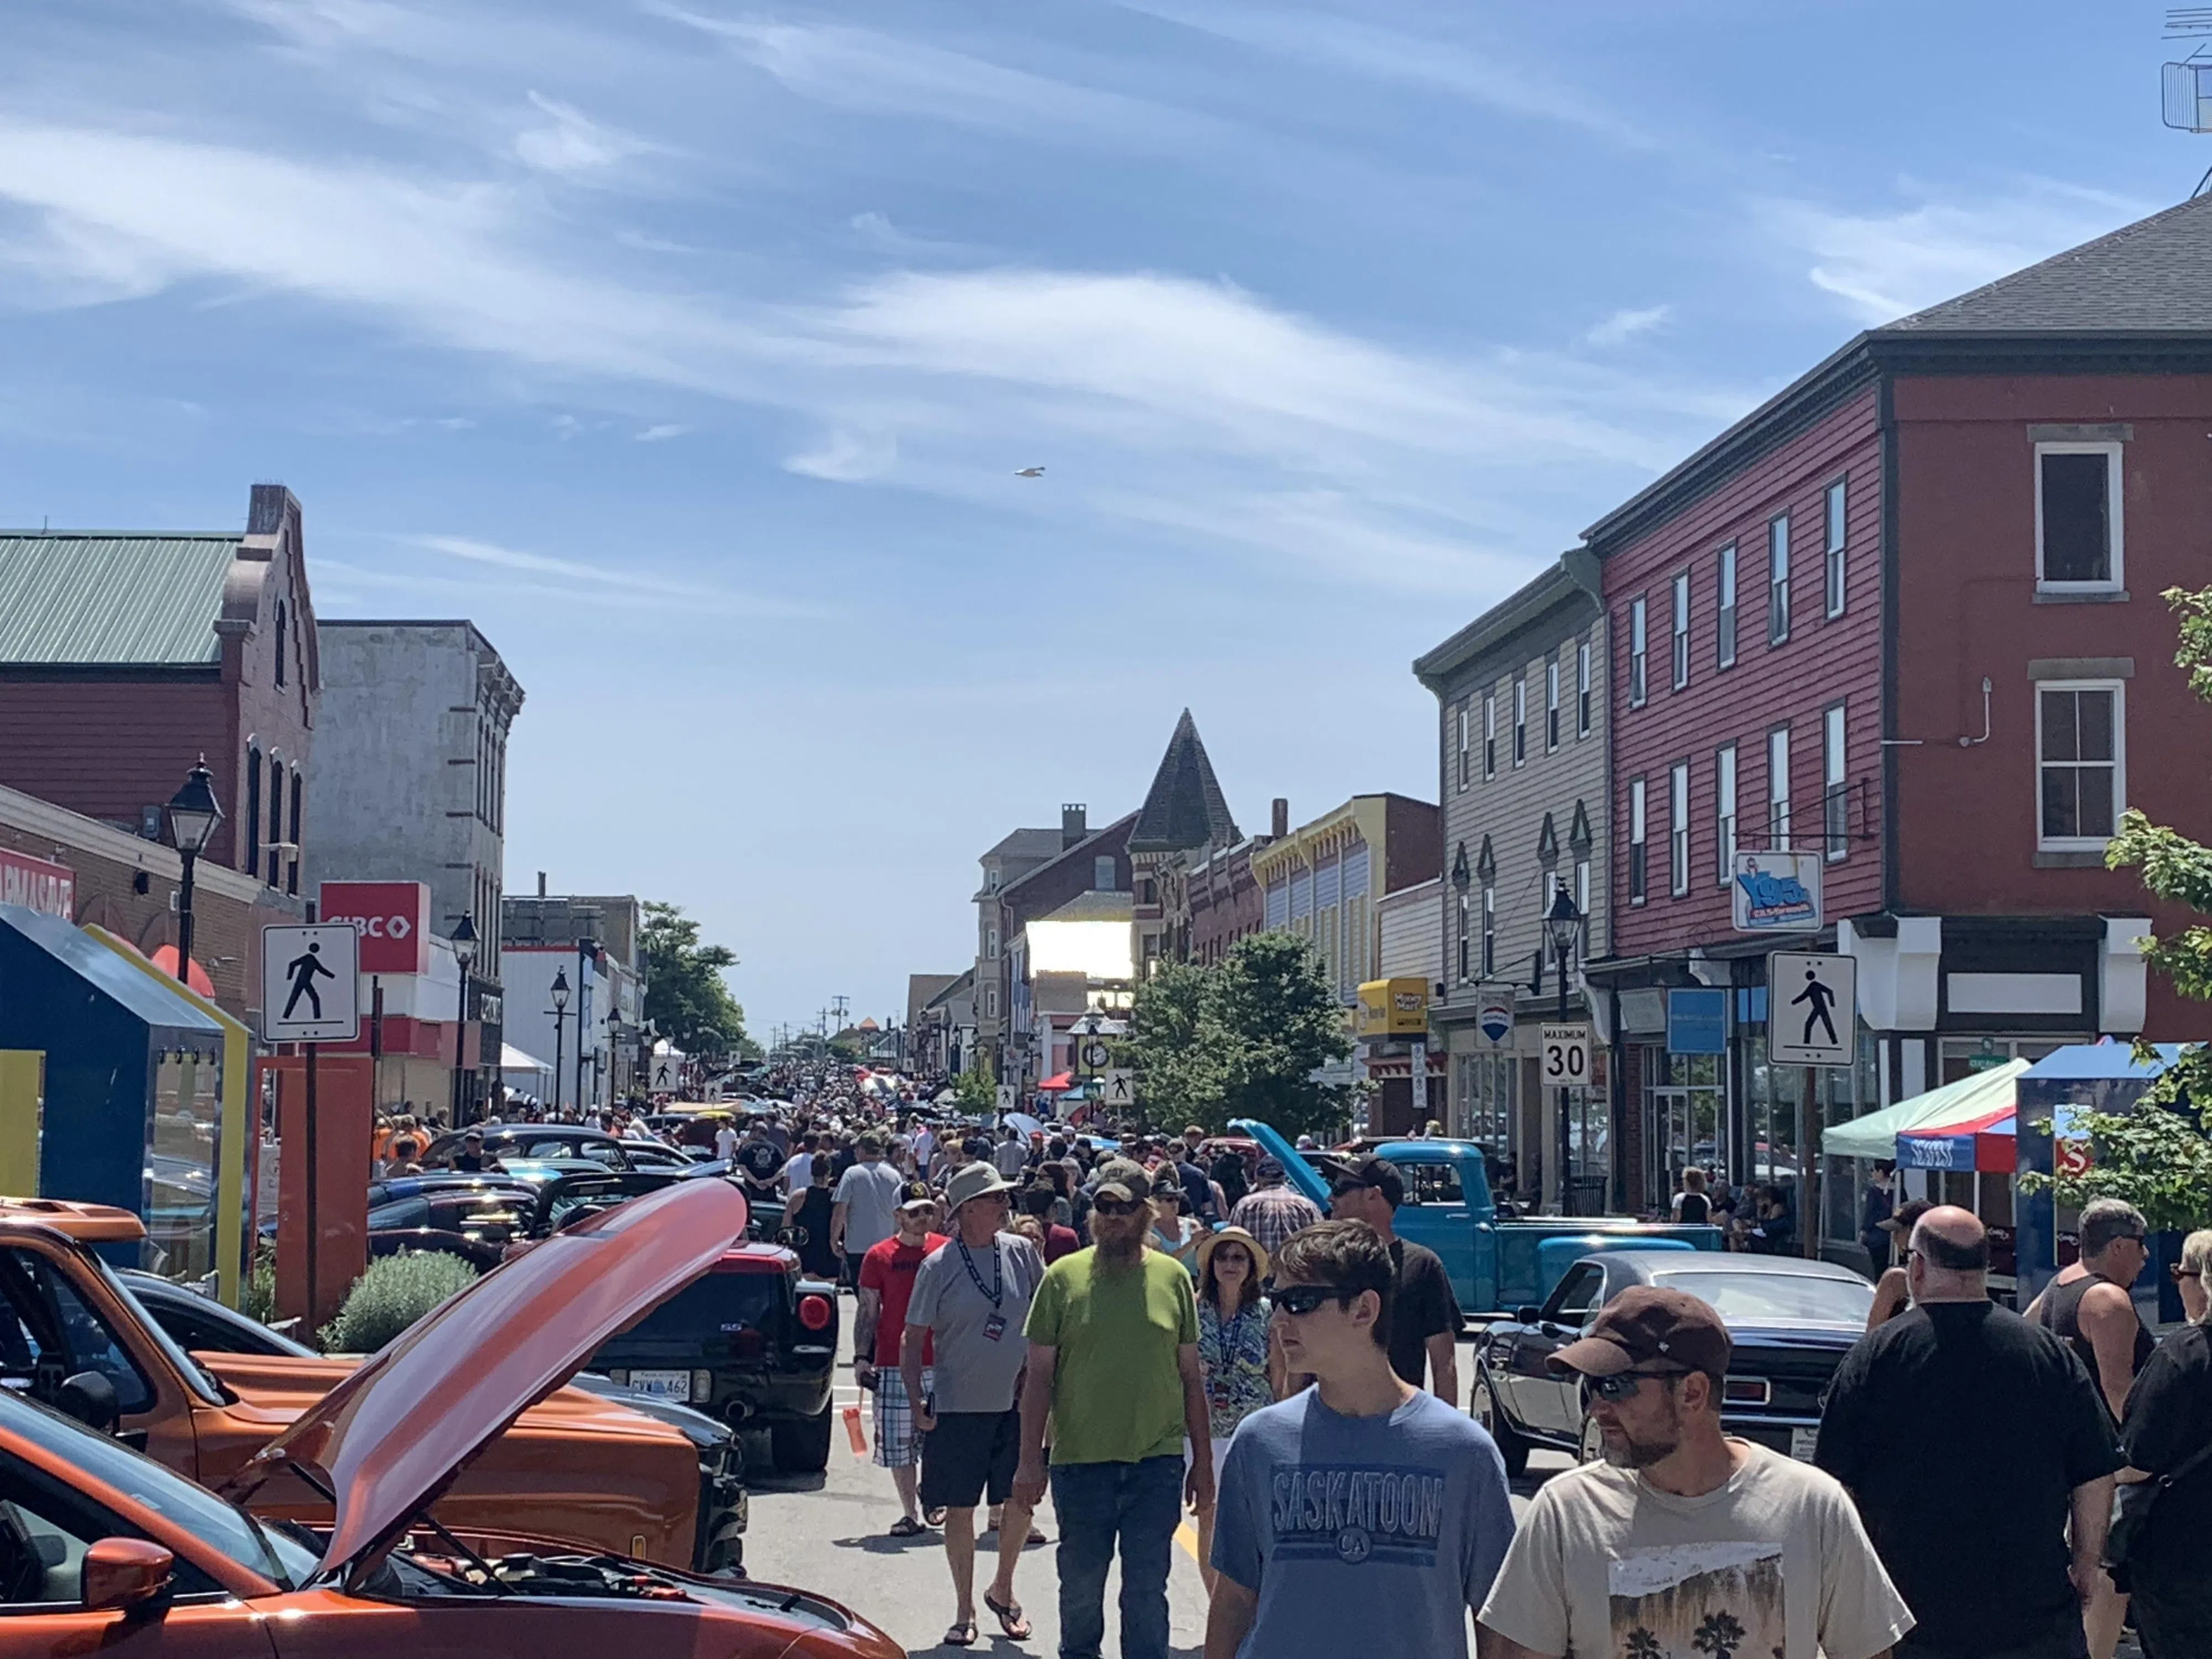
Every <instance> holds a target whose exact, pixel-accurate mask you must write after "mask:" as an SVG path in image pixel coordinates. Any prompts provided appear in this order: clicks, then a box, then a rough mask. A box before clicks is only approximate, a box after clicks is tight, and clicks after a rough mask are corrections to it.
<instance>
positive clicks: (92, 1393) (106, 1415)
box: [54, 1371, 123, 1434]
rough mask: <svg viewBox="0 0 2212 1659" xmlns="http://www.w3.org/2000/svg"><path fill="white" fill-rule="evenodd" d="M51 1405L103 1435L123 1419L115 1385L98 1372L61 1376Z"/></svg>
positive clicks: (121, 1406)
mask: <svg viewBox="0 0 2212 1659" xmlns="http://www.w3.org/2000/svg"><path fill="white" fill-rule="evenodd" d="M54 1406H55V1407H56V1409H58V1410H59V1411H60V1412H62V1413H64V1414H65V1415H67V1416H70V1417H74V1418H75V1419H76V1420H77V1421H78V1422H80V1423H82V1424H83V1425H85V1427H87V1428H88V1429H90V1430H91V1431H93V1432H94V1434H106V1432H107V1431H109V1430H111V1429H112V1428H113V1427H114V1426H115V1425H117V1424H118V1423H119V1422H121V1421H122V1420H123V1405H122V1402H121V1401H118V1399H117V1398H116V1397H115V1384H114V1383H111V1382H110V1381H108V1379H107V1378H106V1377H105V1376H102V1375H101V1374H100V1372H98V1371H78V1372H76V1373H75V1374H74V1375H72V1376H66V1377H64V1378H63V1379H62V1386H61V1391H60V1392H59V1393H58V1394H57V1395H55V1396H54Z"/></svg>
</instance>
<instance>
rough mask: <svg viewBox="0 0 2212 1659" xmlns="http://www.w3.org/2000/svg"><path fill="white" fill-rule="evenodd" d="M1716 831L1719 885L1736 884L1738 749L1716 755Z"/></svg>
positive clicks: (1729, 746) (1724, 748) (1728, 748)
mask: <svg viewBox="0 0 2212 1659" xmlns="http://www.w3.org/2000/svg"><path fill="white" fill-rule="evenodd" d="M1713 828H1714V830H1715V831H1716V833H1717V838H1718V840H1719V842H1720V848H1719V851H1720V872H1719V875H1720V884H1721V886H1723V887H1727V886H1729V885H1730V884H1732V883H1734V881H1735V744H1732V743H1730V744H1723V745H1722V746H1721V747H1720V748H1718V749H1717V750H1714V751H1713Z"/></svg>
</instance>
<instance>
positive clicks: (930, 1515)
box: [921, 1509, 945, 1527]
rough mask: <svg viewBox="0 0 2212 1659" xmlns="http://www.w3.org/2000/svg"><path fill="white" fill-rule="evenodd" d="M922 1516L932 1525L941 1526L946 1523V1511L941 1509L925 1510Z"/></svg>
mask: <svg viewBox="0 0 2212 1659" xmlns="http://www.w3.org/2000/svg"><path fill="white" fill-rule="evenodd" d="M921 1518H922V1520H923V1521H924V1522H926V1523H927V1524H928V1525H930V1526H933V1527H941V1526H943V1525H944V1524H945V1511H944V1510H941V1509H940V1510H923V1511H922V1512H921Z"/></svg>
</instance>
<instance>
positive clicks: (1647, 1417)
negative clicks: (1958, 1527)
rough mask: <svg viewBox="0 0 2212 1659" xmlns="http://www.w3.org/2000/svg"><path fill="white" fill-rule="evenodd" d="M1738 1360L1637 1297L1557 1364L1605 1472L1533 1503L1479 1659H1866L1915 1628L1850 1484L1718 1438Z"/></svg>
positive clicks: (1561, 1479)
mask: <svg viewBox="0 0 2212 1659" xmlns="http://www.w3.org/2000/svg"><path fill="white" fill-rule="evenodd" d="M1731 1346H1732V1345H1731V1344H1730V1342H1729V1334H1728V1327H1727V1326H1725V1325H1724V1324H1723V1323H1722V1322H1721V1317H1720V1315H1719V1314H1718V1313H1717V1312H1715V1311H1714V1310H1713V1308H1712V1307H1711V1304H1708V1303H1706V1302H1705V1301H1703V1300H1702V1299H1700V1298H1699V1297H1694V1296H1692V1295H1690V1294H1689V1293H1688V1292H1687V1291H1674V1290H1667V1289H1664V1288H1662V1287H1660V1286H1657V1285H1632V1286H1631V1287H1630V1288H1628V1289H1627V1290H1626V1291H1622V1292H1621V1293H1620V1296H1618V1297H1615V1298H1614V1299H1613V1301H1612V1302H1611V1303H1610V1304H1607V1307H1606V1309H1605V1310H1604V1311H1603V1312H1602V1313H1601V1314H1600V1315H1599V1316H1597V1319H1596V1320H1595V1322H1593V1323H1592V1325H1591V1326H1590V1328H1589V1333H1588V1334H1586V1335H1584V1336H1583V1338H1582V1339H1581V1340H1579V1341H1576V1342H1571V1343H1569V1344H1568V1345H1567V1346H1565V1347H1564V1348H1561V1349H1560V1350H1559V1352H1557V1353H1555V1354H1553V1355H1552V1356H1551V1357H1550V1358H1549V1360H1548V1362H1547V1363H1548V1364H1550V1365H1551V1366H1552V1367H1553V1369H1554V1370H1559V1371H1563V1372H1571V1373H1573V1374H1575V1375H1576V1376H1578V1377H1579V1378H1580V1380H1581V1383H1582V1392H1583V1401H1584V1405H1585V1409H1586V1410H1588V1412H1589V1414H1590V1416H1591V1417H1592V1418H1594V1419H1595V1420H1596V1423H1597V1426H1598V1428H1599V1430H1600V1431H1601V1433H1602V1434H1603V1436H1604V1439H1605V1458H1604V1461H1602V1462H1595V1463H1585V1464H1583V1466H1582V1467H1581V1468H1575V1469H1570V1470H1568V1471H1567V1472H1566V1473H1565V1474H1555V1475H1553V1477H1552V1478H1551V1479H1550V1480H1547V1481H1546V1482H1545V1483H1544V1485H1543V1487H1542V1488H1541V1490H1540V1491H1539V1492H1537V1494H1536V1497H1535V1500H1534V1503H1532V1504H1530V1505H1529V1508H1528V1514H1527V1515H1526V1516H1524V1517H1523V1518H1522V1523H1521V1529H1520V1531H1519V1532H1518V1533H1516V1534H1514V1539H1513V1545H1512V1547H1511V1548H1510V1550H1508V1551H1507V1552H1506V1555H1505V1565H1504V1566H1503V1567H1502V1568H1500V1569H1499V1570H1498V1578H1497V1582H1496V1583H1494V1584H1492V1586H1491V1591H1490V1599H1489V1600H1488V1601H1486V1602H1485V1603H1484V1604H1483V1608H1482V1613H1481V1614H1480V1630H1479V1632H1478V1638H1479V1640H1480V1651H1481V1653H1482V1655H1483V1659H1559V1656H1561V1655H1565V1654H1568V1653H1577V1654H1600V1653H1632V1654H1633V1653H1645V1652H1649V1653H1686V1652H1689V1651H1691V1650H1692V1649H1694V1650H1697V1651H1699V1652H1706V1651H1711V1650H1715V1649H1716V1648H1720V1647H1724V1648H1726V1649H1727V1650H1729V1651H1730V1652H1735V1653H1743V1654H1759V1655H1761V1656H1765V1655H1768V1654H1772V1655H1774V1656H1776V1659H1814V1656H1815V1654H1816V1653H1818V1654H1825V1655H1826V1659H1875V1656H1880V1655H1887V1653H1888V1652H1889V1651H1890V1649H1891V1647H1892V1645H1893V1644H1894V1643H1895V1642H1896V1641H1897V1640H1898V1638H1899V1637H1901V1636H1903V1635H1904V1634H1905V1632H1906V1631H1908V1630H1910V1629H1911V1627H1912V1615H1911V1613H1910V1612H1908V1611H1907V1610H1906V1608H1905V1602H1904V1601H1903V1600H1902V1599H1901V1598H1900V1597H1899V1595H1898V1593H1897V1590H1896V1589H1895V1588H1894V1587H1893V1585H1892V1584H1891V1583H1890V1581H1889V1575H1888V1574H1887V1573H1886V1572H1885V1571H1882V1565H1881V1559H1879V1558H1878V1557H1877V1556H1876V1555H1875V1551H1874V1547H1873V1545H1872V1544H1870V1543H1869V1541H1868V1540H1867V1534H1866V1529H1865V1528H1864V1527H1863V1526H1862V1525H1861V1524H1860V1522H1859V1516H1858V1511H1857V1509H1855V1508H1854V1507H1853V1506H1852V1504H1851V1500H1850V1494H1849V1493H1847V1492H1844V1489H1843V1487H1842V1486H1841V1485H1839V1484H1838V1482H1837V1481H1836V1480H1835V1479H1834V1478H1833V1477H1832V1476H1831V1475H1828V1474H1823V1473H1822V1472H1821V1471H1820V1470H1819V1469H1816V1468H1812V1467H1811V1466H1810V1465H1808V1464H1804V1463H1799V1462H1795V1461H1793V1460H1791V1459H1790V1458H1787V1457H1784V1456H1783V1455H1781V1454H1779V1453H1778V1452H1771V1451H1768V1450H1767V1449H1765V1448H1764V1447H1761V1446H1757V1445H1753V1443H1751V1442H1749V1441H1747V1440H1739V1439H1735V1438H1734V1437H1731V1436H1729V1435H1728V1434H1726V1433H1724V1432H1723V1431H1722V1428H1721V1383H1722V1381H1723V1378H1725V1377H1726V1376H1727V1375H1728V1368H1729V1352H1730V1350H1731Z"/></svg>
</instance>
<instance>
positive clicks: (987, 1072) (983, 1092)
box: [952, 1054, 999, 1119]
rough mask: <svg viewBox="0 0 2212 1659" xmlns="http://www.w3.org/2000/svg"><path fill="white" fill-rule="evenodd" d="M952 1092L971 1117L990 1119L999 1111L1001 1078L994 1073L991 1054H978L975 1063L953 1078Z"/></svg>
mask: <svg viewBox="0 0 2212 1659" xmlns="http://www.w3.org/2000/svg"><path fill="white" fill-rule="evenodd" d="M952 1092H953V1094H954V1095H955V1096H956V1097H957V1098H958V1100H959V1103H960V1109H961V1110H962V1111H963V1112H964V1113H965V1114H967V1115H969V1117H980V1118H985V1119H988V1118H989V1117H990V1115H992V1114H993V1113H994V1112H995V1111H997V1110H998V1109H999V1079H997V1077H995V1076H994V1074H993V1073H992V1071H991V1057H990V1055H988V1054H977V1055H976V1056H975V1064H974V1065H973V1066H969V1068H968V1069H967V1070H966V1071H964V1072H963V1073H960V1075H959V1076H958V1077H957V1078H955V1079H952Z"/></svg>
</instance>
